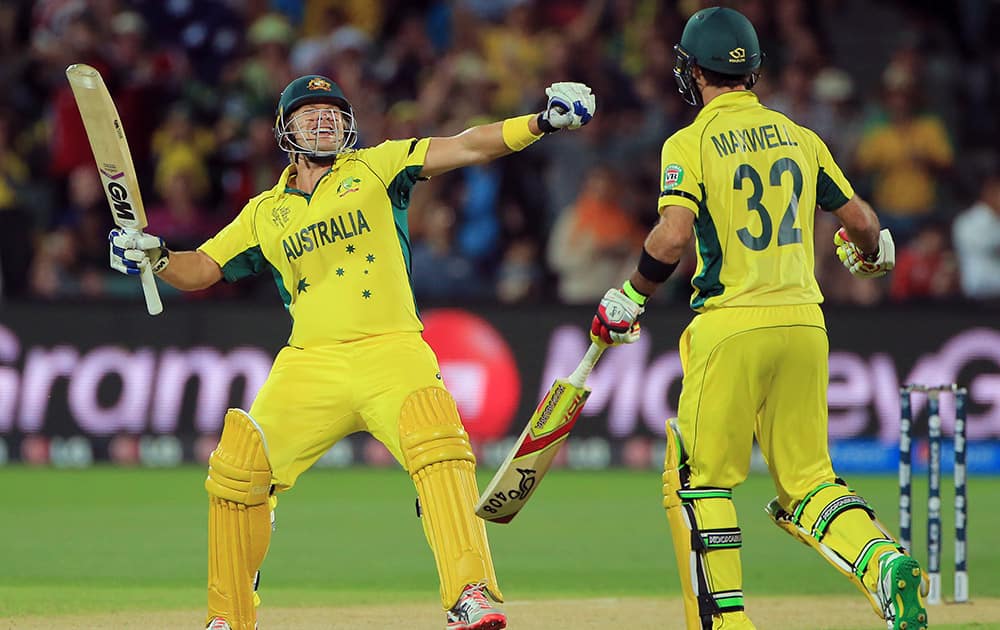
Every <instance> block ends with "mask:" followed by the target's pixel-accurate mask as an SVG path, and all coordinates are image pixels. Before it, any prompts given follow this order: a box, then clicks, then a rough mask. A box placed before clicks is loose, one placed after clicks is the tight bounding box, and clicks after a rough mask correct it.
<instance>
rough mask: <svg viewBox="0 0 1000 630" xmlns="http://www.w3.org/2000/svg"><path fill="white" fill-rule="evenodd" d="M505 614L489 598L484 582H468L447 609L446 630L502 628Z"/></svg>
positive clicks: (493, 629)
mask: <svg viewBox="0 0 1000 630" xmlns="http://www.w3.org/2000/svg"><path fill="white" fill-rule="evenodd" d="M506 627H507V616H506V615H504V614H503V611H502V610H500V607H499V606H497V605H496V603H495V602H493V601H492V599H491V598H490V595H489V593H488V592H487V591H486V585H485V584H482V583H480V584H469V585H467V586H466V587H465V589H464V590H463V591H462V595H461V596H460V597H459V598H458V603H457V604H455V606H454V607H453V608H452V609H451V610H449V611H448V625H447V626H446V628H447V630H502V629H503V628H506Z"/></svg>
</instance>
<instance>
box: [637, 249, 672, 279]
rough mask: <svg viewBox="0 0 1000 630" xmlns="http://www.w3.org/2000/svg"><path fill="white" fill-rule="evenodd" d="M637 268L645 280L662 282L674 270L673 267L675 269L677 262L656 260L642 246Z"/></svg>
mask: <svg viewBox="0 0 1000 630" xmlns="http://www.w3.org/2000/svg"><path fill="white" fill-rule="evenodd" d="M678 262H680V261H678ZM638 269H639V274H640V275H642V277H643V278H645V279H646V280H649V281H650V282H655V283H656V284H663V283H664V282H666V280H667V278H669V277H670V274H672V273H673V272H674V269H677V263H665V262H663V261H661V260H657V259H655V258H653V256H652V254H650V253H649V252H647V251H646V248H645V247H643V248H642V254H641V255H640V256H639V267H638Z"/></svg>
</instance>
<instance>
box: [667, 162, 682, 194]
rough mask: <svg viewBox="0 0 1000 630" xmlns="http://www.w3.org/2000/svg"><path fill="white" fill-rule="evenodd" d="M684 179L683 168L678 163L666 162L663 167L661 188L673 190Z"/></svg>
mask: <svg viewBox="0 0 1000 630" xmlns="http://www.w3.org/2000/svg"><path fill="white" fill-rule="evenodd" d="M682 181H684V168H683V167H682V166H681V165H680V164H668V165H667V167H666V168H665V169H663V190H673V189H674V188H677V186H679V185H680V183H681V182H682Z"/></svg>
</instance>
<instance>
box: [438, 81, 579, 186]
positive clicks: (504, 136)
mask: <svg viewBox="0 0 1000 630" xmlns="http://www.w3.org/2000/svg"><path fill="white" fill-rule="evenodd" d="M545 93H546V95H548V97H549V100H548V104H547V105H546V109H545V111H543V112H541V113H539V114H529V115H527V116H519V117H517V118H508V119H507V120H504V121H502V122H495V123H490V124H487V125H478V126H476V127H471V128H469V129H466V130H465V131H463V132H462V133H460V134H458V135H455V136H451V137H447V138H430V142H429V143H428V146H427V156H426V157H425V158H424V166H423V169H422V170H421V173H420V174H421V175H422V176H424V177H433V176H435V175H440V174H442V173H447V172H448V171H451V170H454V169H456V168H461V167H463V166H470V165H473V164H485V163H486V162H489V161H491V160H495V159H496V158H498V157H501V156H504V155H507V154H508V153H513V152H514V151H520V150H521V149H524V148H525V147H527V146H529V145H530V144H531V143H533V142H535V141H536V140H538V139H540V138H541V137H542V136H543V135H544V134H546V133H549V132H552V131H558V130H559V129H578V128H580V127H582V126H583V125H585V124H587V123H588V122H590V119H591V118H592V117H593V115H594V112H595V111H596V109H597V103H596V101H595V99H594V95H593V93H592V92H591V91H590V88H589V87H587V86H586V85H584V84H582V83H553V84H552V85H551V86H549V87H548V88H546V90H545Z"/></svg>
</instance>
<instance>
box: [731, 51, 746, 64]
mask: <svg viewBox="0 0 1000 630" xmlns="http://www.w3.org/2000/svg"><path fill="white" fill-rule="evenodd" d="M746 60H747V51H746V48H743V47H740V48H733V49H732V50H730V51H729V63H743V62H744V61H746Z"/></svg>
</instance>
